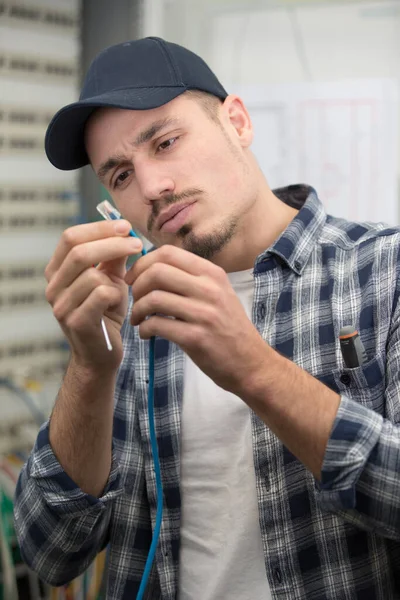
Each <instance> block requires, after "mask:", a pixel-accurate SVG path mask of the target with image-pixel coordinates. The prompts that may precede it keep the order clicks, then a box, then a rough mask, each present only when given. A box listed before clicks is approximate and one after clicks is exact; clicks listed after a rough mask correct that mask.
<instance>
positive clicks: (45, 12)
mask: <svg viewBox="0 0 400 600" xmlns="http://www.w3.org/2000/svg"><path fill="white" fill-rule="evenodd" d="M0 19H1V23H2V24H4V25H6V26H7V27H21V25H22V26H24V25H25V24H27V23H29V24H30V25H33V24H34V25H35V27H46V28H51V29H52V30H54V29H55V28H57V29H58V30H59V31H65V32H67V33H69V34H70V33H75V32H77V30H78V15H77V14H76V11H73V10H68V9H67V10H65V9H64V10H63V9H61V7H57V5H55V6H53V7H50V6H49V7H44V6H39V5H38V6H35V4H34V3H32V2H24V1H23V0H16V1H14V0H13V1H11V0H8V1H5V0H3V1H0Z"/></svg>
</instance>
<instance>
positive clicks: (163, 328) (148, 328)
mask: <svg viewBox="0 0 400 600" xmlns="http://www.w3.org/2000/svg"><path fill="white" fill-rule="evenodd" d="M139 335H140V337H141V338H142V339H143V340H149V339H150V338H151V337H153V336H158V337H161V338H163V339H164V340H169V341H170V342H173V343H175V344H177V345H178V346H180V347H181V348H182V349H185V348H187V347H189V345H190V343H193V341H195V340H197V341H198V342H200V339H201V334H200V330H199V327H198V326H197V325H195V324H193V323H187V322H185V321H178V320H172V319H166V318H165V317H158V316H153V317H150V319H147V320H146V321H143V323H141V324H140V326H139Z"/></svg>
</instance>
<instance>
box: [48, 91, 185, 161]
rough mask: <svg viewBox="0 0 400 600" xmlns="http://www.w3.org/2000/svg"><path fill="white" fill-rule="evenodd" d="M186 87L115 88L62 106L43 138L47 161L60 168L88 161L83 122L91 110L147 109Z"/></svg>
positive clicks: (169, 98)
mask: <svg viewBox="0 0 400 600" xmlns="http://www.w3.org/2000/svg"><path fill="white" fill-rule="evenodd" d="M186 90H187V88H186V87H185V86H183V85H182V86H176V87H162V88H161V87H160V88H131V89H123V90H115V91H113V92H108V93H107V94H103V95H100V96H96V97H93V98H87V99H85V100H80V101H79V102H74V103H73V104H69V105H68V106H64V108H62V109H61V110H59V111H58V112H57V113H56V114H55V115H54V117H53V119H52V120H51V122H50V124H49V126H48V128H47V132H46V137H45V151H46V154H47V157H48V159H49V161H50V162H51V163H52V164H53V165H54V166H55V167H57V169H61V170H63V171H71V170H73V169H79V168H80V167H84V166H85V165H87V164H89V162H90V161H89V157H88V155H87V154H86V150H85V143H84V132H85V125H86V122H87V120H88V118H89V117H90V115H91V114H92V112H93V111H94V110H95V109H96V108H99V107H101V106H104V107H105V106H108V107H111V108H122V109H128V110H149V109H152V108H158V107H159V106H162V105H163V104H166V103H167V102H170V101H171V100H173V99H174V98H176V97H177V96H179V95H180V94H183V92H185V91H186Z"/></svg>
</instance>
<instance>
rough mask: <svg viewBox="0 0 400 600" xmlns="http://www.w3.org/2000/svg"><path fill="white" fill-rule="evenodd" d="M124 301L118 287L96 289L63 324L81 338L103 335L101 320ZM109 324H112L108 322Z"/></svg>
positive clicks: (99, 287)
mask: <svg viewBox="0 0 400 600" xmlns="http://www.w3.org/2000/svg"><path fill="white" fill-rule="evenodd" d="M121 300H122V292H121V290H119V289H118V288H116V287H111V286H107V285H101V286H98V287H96V288H95V289H94V290H93V291H92V293H91V294H89V296H88V297H87V298H86V299H85V301H84V302H82V304H81V305H80V306H79V307H78V308H77V309H75V310H74V311H72V312H71V313H69V314H68V315H67V316H66V318H65V320H64V321H63V322H62V324H63V325H64V326H65V327H66V328H67V330H68V331H70V332H73V333H74V334H75V335H79V337H81V338H82V337H84V336H85V335H88V336H92V335H93V332H95V331H97V332H98V333H99V334H101V319H102V318H103V315H104V313H106V312H107V310H108V309H109V308H111V307H113V306H116V305H117V304H119V303H120V302H121ZM108 323H112V321H111V320H108Z"/></svg>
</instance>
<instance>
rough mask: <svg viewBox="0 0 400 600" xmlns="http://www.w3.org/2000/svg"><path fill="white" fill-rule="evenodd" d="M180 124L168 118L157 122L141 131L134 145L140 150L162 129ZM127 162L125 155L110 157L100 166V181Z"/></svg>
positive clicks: (174, 119) (98, 174)
mask: <svg viewBox="0 0 400 600" xmlns="http://www.w3.org/2000/svg"><path fill="white" fill-rule="evenodd" d="M178 124H179V120H178V119H176V118H172V117H166V118H165V119H159V120H158V121H155V122H154V123H152V124H151V125H149V127H147V128H146V129H144V130H143V131H141V132H140V133H139V134H138V135H137V136H136V138H135V139H134V140H133V142H132V145H133V146H135V147H136V148H139V147H140V146H143V144H146V143H147V142H149V141H150V140H152V139H153V138H154V137H155V136H156V135H157V133H159V132H160V131H161V130H162V129H165V128H166V127H170V126H176V125H178ZM127 160H128V158H127V157H126V156H124V155H123V154H116V155H114V156H110V157H109V158H108V159H107V160H106V161H105V162H104V163H102V164H101V165H100V167H99V169H98V171H97V177H98V178H99V179H100V181H104V179H105V177H106V175H107V173H108V172H109V171H110V170H111V169H113V168H114V167H117V166H118V165H120V164H121V163H123V162H125V161H127Z"/></svg>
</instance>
